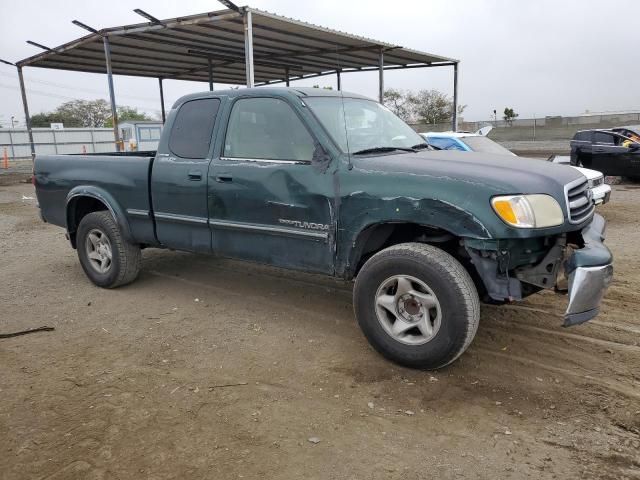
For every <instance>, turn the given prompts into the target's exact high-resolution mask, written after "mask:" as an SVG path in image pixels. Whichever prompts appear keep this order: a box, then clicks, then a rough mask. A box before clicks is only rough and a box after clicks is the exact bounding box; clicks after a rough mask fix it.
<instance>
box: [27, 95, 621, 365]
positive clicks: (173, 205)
mask: <svg viewBox="0 0 640 480" xmlns="http://www.w3.org/2000/svg"><path fill="white" fill-rule="evenodd" d="M34 184H35V187H36V193H37V197H38V203H39V207H40V211H41V217H42V219H43V220H44V221H45V222H49V223H52V224H54V225H58V226H60V227H63V228H65V229H66V232H67V236H68V239H69V241H70V243H71V246H72V247H73V248H75V249H76V250H77V253H78V258H79V260H80V265H81V266H82V268H83V270H84V272H85V273H86V275H87V277H88V278H89V280H91V281H92V282H93V283H94V284H95V285H97V286H99V287H103V288H107V289H108V288H114V287H119V286H122V285H125V284H127V283H130V282H132V281H133V280H135V279H136V277H137V275H138V272H139V270H140V268H141V251H142V250H143V249H145V248H166V249H174V250H183V251H188V252H198V253H205V254H211V255H217V256H220V257H227V258H235V259H242V260H247V261H252V262H259V263H263V264H268V265H273V266H276V267H282V268H286V269H294V270H300V271H304V272H312V273H319V274H324V275H329V276H333V277H337V278H340V279H343V280H345V281H352V280H354V281H355V284H354V288H353V305H354V310H355V316H356V318H357V321H358V323H359V325H360V327H361V328H362V331H363V332H364V335H365V336H366V338H367V339H368V341H369V342H370V343H371V345H372V346H373V347H374V348H375V349H376V350H377V351H379V352H380V353H381V354H382V355H384V356H385V357H387V358H388V359H390V360H392V361H395V362H397V363H400V364H402V365H405V366H409V367H415V368H424V369H436V368H440V367H443V366H445V365H448V364H450V363H451V362H453V361H455V360H456V359H457V358H458V357H459V356H460V355H461V354H462V353H463V352H464V351H465V349H466V348H467V347H468V346H469V344H470V343H471V341H472V339H473V338H474V335H475V334H476V330H477V328H478V323H479V320H480V301H485V302H492V303H494V304H496V303H497V304H501V303H507V302H514V301H519V300H522V299H524V298H525V297H527V296H529V295H532V294H535V293H536V292H539V291H540V290H542V289H553V290H555V291H557V292H558V293H566V294H567V309H566V312H565V313H564V319H563V325H564V326H570V325H576V324H580V323H583V322H586V321H587V320H590V319H591V318H593V317H595V316H596V315H597V314H598V309H599V306H600V302H601V300H602V297H603V295H604V293H605V290H606V289H607V287H608V285H609V283H610V281H611V278H612V272H613V267H612V255H611V253H610V251H609V250H608V249H607V247H606V246H605V245H604V243H603V240H604V232H605V221H604V219H603V217H601V216H600V215H598V214H595V213H594V205H593V202H592V201H591V198H589V196H590V190H589V189H588V188H587V179H586V178H585V177H584V176H583V175H582V174H581V173H580V172H578V171H576V170H575V169H573V168H570V167H566V166H559V165H552V164H550V163H548V162H542V161H536V160H528V159H524V158H513V157H506V156H503V155H492V154H486V153H474V152H468V153H467V152H456V151H435V150H433V149H432V148H431V147H429V146H428V145H427V144H425V143H424V139H423V138H422V137H420V135H418V134H417V133H415V132H414V131H413V130H412V129H411V128H410V127H409V126H408V125H406V124H405V123H404V122H403V121H402V120H400V119H399V118H398V117H396V116H395V115H394V114H393V113H392V112H391V111H390V110H389V109H387V108H385V107H384V106H383V105H381V104H379V103H377V102H375V101H372V100H370V99H368V98H365V97H362V96H359V95H354V94H349V93H343V92H333V91H327V90H322V89H302V88H267V87H265V88H256V89H241V90H227V91H215V92H206V93H199V94H192V95H188V96H185V97H183V98H181V99H180V100H178V101H177V102H176V103H175V105H173V107H172V110H171V112H170V114H169V116H168V119H167V122H166V124H165V126H164V128H163V132H162V137H161V139H160V143H159V146H158V150H157V152H137V153H135V154H132V153H114V154H93V155H87V154H83V155H37V156H36V158H35V163H34ZM301 321H304V320H303V319H301Z"/></svg>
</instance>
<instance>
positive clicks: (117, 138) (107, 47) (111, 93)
mask: <svg viewBox="0 0 640 480" xmlns="http://www.w3.org/2000/svg"><path fill="white" fill-rule="evenodd" d="M102 43H103V44H104V60H105V63H106V65H107V80H108V82H109V99H110V100H111V117H112V118H113V136H114V139H115V141H116V150H117V151H118V152H119V151H120V134H119V132H118V111H117V109H116V95H115V93H114V91H113V73H112V72H111V46H110V45H109V38H108V37H103V38H102Z"/></svg>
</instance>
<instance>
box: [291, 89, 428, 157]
mask: <svg viewBox="0 0 640 480" xmlns="http://www.w3.org/2000/svg"><path fill="white" fill-rule="evenodd" d="M304 102H305V104H307V105H308V106H309V108H310V109H311V110H312V111H313V113H314V114H315V115H316V117H317V118H318V120H319V121H320V123H322V125H323V126H324V128H325V129H326V130H327V132H328V133H329V135H331V137H332V138H333V140H334V141H335V142H336V143H337V144H338V146H339V147H340V148H341V149H342V150H343V151H344V152H348V153H354V154H356V153H358V152H360V153H384V152H393V151H394V150H395V149H397V150H398V151H403V150H405V151H406V150H409V151H411V149H412V148H420V147H421V146H423V145H424V139H423V138H422V137H421V136H420V135H418V134H417V133H416V132H415V131H414V130H413V129H412V128H411V127H410V126H409V125H407V124H406V123H404V122H403V121H402V120H400V119H399V118H398V117H396V116H395V115H394V114H393V113H392V112H391V110H389V109H388V108H387V107H384V106H383V105H380V104H379V103H377V102H374V101H372V100H366V99H360V98H346V97H345V98H342V97H307V98H305V99H304Z"/></svg>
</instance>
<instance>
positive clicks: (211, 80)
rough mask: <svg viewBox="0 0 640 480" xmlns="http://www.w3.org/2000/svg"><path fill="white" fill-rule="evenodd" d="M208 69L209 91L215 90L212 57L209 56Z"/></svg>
mask: <svg viewBox="0 0 640 480" xmlns="http://www.w3.org/2000/svg"><path fill="white" fill-rule="evenodd" d="M207 71H208V73H209V91H210V92H213V65H212V64H211V58H207Z"/></svg>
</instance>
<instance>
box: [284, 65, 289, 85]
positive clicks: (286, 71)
mask: <svg viewBox="0 0 640 480" xmlns="http://www.w3.org/2000/svg"><path fill="white" fill-rule="evenodd" d="M284 81H285V84H286V85H287V87H288V86H289V67H285V68H284Z"/></svg>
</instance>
